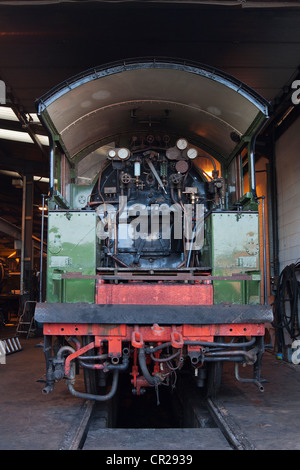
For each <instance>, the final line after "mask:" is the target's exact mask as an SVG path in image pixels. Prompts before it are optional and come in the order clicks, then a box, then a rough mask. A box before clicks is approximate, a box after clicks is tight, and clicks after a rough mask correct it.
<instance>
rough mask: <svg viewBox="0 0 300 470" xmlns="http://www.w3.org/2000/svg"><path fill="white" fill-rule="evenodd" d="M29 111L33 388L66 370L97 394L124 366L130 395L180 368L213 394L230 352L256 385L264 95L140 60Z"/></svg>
mask: <svg viewBox="0 0 300 470" xmlns="http://www.w3.org/2000/svg"><path fill="white" fill-rule="evenodd" d="M37 110H38V114H39V117H40V120H41V121H42V123H43V124H44V126H45V128H46V129H47V131H48V134H49V141H50V191H49V199H48V242H47V249H48V254H47V284H46V285H47V288H46V299H45V301H43V302H40V303H38V304H37V306H36V310H35V320H36V321H37V322H38V323H39V324H40V325H42V327H43V333H44V353H45V358H46V382H47V383H46V386H45V388H44V390H43V391H44V392H45V393H49V392H51V391H52V390H53V387H54V384H55V382H57V381H58V380H61V379H65V380H66V383H67V386H68V388H69V390H70V392H71V394H72V395H74V396H76V397H82V398H92V399H94V400H97V401H106V400H110V399H111V398H112V397H113V396H114V394H115V392H116V390H117V387H118V380H119V375H120V374H121V373H126V374H129V375H130V381H131V385H132V390H133V392H134V393H135V394H137V395H139V394H141V393H143V392H144V391H145V390H147V389H148V388H151V387H152V388H154V390H155V391H156V392H157V391H158V389H159V387H160V386H161V385H170V386H171V387H172V386H175V382H176V377H177V375H179V374H182V373H185V374H186V373H190V374H191V375H192V376H193V377H194V379H195V381H196V382H197V385H198V386H199V387H202V388H204V390H205V392H206V394H207V395H208V396H213V395H216V393H217V392H218V390H219V387H220V384H221V378H222V364H223V363H224V361H231V362H233V363H234V365H235V376H236V378H237V379H238V380H240V381H243V382H247V383H248V382H250V383H254V384H256V385H257V386H258V387H259V389H260V390H263V385H262V379H261V359H262V356H263V353H264V335H265V326H266V324H267V323H269V322H271V321H272V312H271V309H270V307H269V306H267V305H264V304H262V302H261V269H260V251H261V249H260V241H259V218H258V200H257V195H256V189H255V153H254V149H255V139H256V136H257V135H258V133H259V131H260V129H261V127H262V126H263V124H264V122H265V120H266V119H267V117H268V104H267V103H266V102H265V100H264V99H263V98H261V97H260V96H259V95H257V94H256V93H255V92H254V91H253V90H251V89H250V88H248V87H247V86H245V85H244V84H242V83H241V82H239V81H237V80H236V79H234V78H233V77H231V76H228V75H226V74H224V73H221V72H217V71H215V70H212V69H210V68H209V67H206V66H203V65H199V64H194V63H187V62H184V61H179V60H171V59H161V60H159V59H156V60H152V59H139V60H128V61H126V62H121V63H115V64H109V65H107V66H102V67H98V68H95V69H93V70H88V71H86V72H84V73H82V74H80V75H77V76H76V77H72V78H71V79H70V80H68V81H67V82H65V83H63V84H61V85H59V86H58V87H56V88H55V89H53V90H51V91H50V92H48V93H47V94H46V95H44V96H43V97H42V98H40V99H39V100H38V101H37ZM241 364H247V365H250V366H252V368H253V374H252V376H251V378H242V377H241V376H240V374H239V366H240V365H241ZM81 369H82V370H83V374H84V383H85V390H78V388H77V387H76V378H77V374H78V372H79V371H80V370H81Z"/></svg>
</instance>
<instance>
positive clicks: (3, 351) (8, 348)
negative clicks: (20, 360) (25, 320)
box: [0, 336, 22, 357]
mask: <svg viewBox="0 0 300 470" xmlns="http://www.w3.org/2000/svg"><path fill="white" fill-rule="evenodd" d="M18 351H22V346H21V343H20V341H19V338H18V337H17V336H13V337H11V338H4V339H0V357H3V356H6V355H8V354H12V353H15V352H18Z"/></svg>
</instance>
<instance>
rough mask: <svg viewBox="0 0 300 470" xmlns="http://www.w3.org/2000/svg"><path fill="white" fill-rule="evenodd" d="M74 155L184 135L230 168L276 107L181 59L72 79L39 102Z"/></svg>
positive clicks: (118, 66) (139, 62)
mask: <svg viewBox="0 0 300 470" xmlns="http://www.w3.org/2000/svg"><path fill="white" fill-rule="evenodd" d="M37 108H38V113H39V115H40V117H41V119H42V120H43V122H44V123H45V124H46V127H47V128H48V130H49V131H50V133H51V134H52V136H53V137H54V138H55V139H56V140H57V141H59V143H60V145H61V147H62V148H63V149H64V151H65V153H66V154H67V156H68V157H69V158H70V159H71V160H72V159H74V160H75V159H77V158H79V157H83V156H85V155H87V154H88V153H90V152H91V151H92V150H94V149H95V148H97V147H99V146H101V145H104V144H107V143H109V142H111V141H114V140H116V139H118V137H119V136H121V135H124V134H128V135H134V134H135V133H136V132H145V131H148V133H152V132H164V133H169V134H171V135H175V136H183V137H185V138H187V139H188V140H189V141H190V142H191V143H193V144H194V145H198V146H199V147H202V148H203V149H204V150H206V151H207V152H209V153H211V154H212V155H214V156H216V157H217V158H219V160H220V161H223V163H226V162H227V163H228V162H229V160H230V159H231V156H232V155H233V152H234V150H235V148H236V146H237V145H238V142H239V141H240V139H242V138H243V137H244V136H245V135H246V136H247V135H250V133H254V132H255V130H256V127H258V125H259V122H261V120H262V119H264V118H265V117H267V115H268V103H267V101H266V100H264V99H263V98H262V97H261V96H259V95H258V94H257V93H256V92H254V91H253V90H251V89H250V88H249V87H247V86H246V85H245V84H243V83H241V82H240V81H238V80H236V79H234V78H233V77H231V76H229V75H227V74H224V73H222V72H220V71H216V70H214V69H212V68H210V67H207V66H203V65H200V64H195V63H187V62H184V61H180V60H173V59H155V60H154V59H134V60H128V61H126V62H121V63H114V64H109V65H106V66H101V67H98V68H95V69H90V70H87V71H86V72H84V73H82V74H80V75H77V76H75V77H72V78H71V79H69V80H67V81H65V82H64V83H62V84H60V85H59V86H57V87H56V88H54V89H52V90H50V92H48V93H47V94H45V95H44V96H42V97H41V98H40V99H39V100H38V101H37Z"/></svg>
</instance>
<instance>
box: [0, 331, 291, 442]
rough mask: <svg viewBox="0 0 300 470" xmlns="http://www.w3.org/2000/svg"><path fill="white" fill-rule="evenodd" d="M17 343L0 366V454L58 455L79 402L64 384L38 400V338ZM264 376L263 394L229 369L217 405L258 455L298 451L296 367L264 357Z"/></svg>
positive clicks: (40, 365)
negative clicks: (42, 452)
mask: <svg viewBox="0 0 300 470" xmlns="http://www.w3.org/2000/svg"><path fill="white" fill-rule="evenodd" d="M2 333H3V330H1V332H0V334H1V336H0V337H1V338H3V337H4V335H2ZM20 341H21V344H22V347H23V350H22V351H20V352H17V353H14V354H11V355H8V356H7V357H6V364H0V410H1V419H0V450H23V449H26V450H56V449H59V448H60V445H61V443H62V441H63V440H64V437H65V436H66V434H68V432H69V430H70V427H71V426H72V423H73V421H74V419H75V418H76V415H77V413H78V410H79V409H80V408H81V406H82V403H83V400H81V399H77V398H74V397H73V396H71V395H70V394H69V392H68V390H67V387H66V385H65V384H64V382H59V383H57V384H56V385H55V388H54V392H53V393H51V394H49V395H44V394H42V389H43V387H44V384H43V383H41V382H39V380H43V379H45V364H44V355H43V349H42V347H41V346H42V338H30V339H25V338H24V337H22V336H21V338H20ZM243 372H244V371H243V370H242V371H241V372H240V373H241V375H242V373H243ZM245 372H246V371H245ZM245 372H244V373H245ZM262 373H263V377H264V378H265V379H267V380H268V383H266V384H264V386H265V392H264V393H262V392H260V391H259V390H258V389H257V388H256V387H255V386H253V385H248V384H242V383H239V382H237V381H236V380H235V378H234V374H233V365H232V364H227V365H226V366H225V368H224V375H223V384H222V387H221V391H220V394H219V397H218V401H219V403H220V404H221V406H223V407H224V409H225V410H227V411H226V413H227V412H228V413H229V414H230V416H231V417H232V418H233V421H234V422H235V423H236V424H237V425H238V426H239V427H240V429H241V431H242V432H243V434H244V435H245V436H246V437H247V438H248V439H249V441H251V442H252V443H253V445H254V446H255V448H256V449H259V450H294V449H295V450H296V449H297V450H298V449H300V366H295V365H292V364H287V363H286V362H283V361H279V360H277V359H276V358H275V356H274V355H273V354H271V353H266V354H265V355H264V358H263V367H262ZM78 388H79V387H78Z"/></svg>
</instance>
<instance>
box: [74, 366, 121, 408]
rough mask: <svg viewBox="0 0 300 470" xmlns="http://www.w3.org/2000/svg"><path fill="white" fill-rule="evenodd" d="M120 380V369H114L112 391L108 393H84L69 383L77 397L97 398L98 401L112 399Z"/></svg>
mask: <svg viewBox="0 0 300 470" xmlns="http://www.w3.org/2000/svg"><path fill="white" fill-rule="evenodd" d="M118 381H119V371H118V370H114V372H113V381H112V386H111V389H110V391H109V392H108V393H107V394H106V395H94V394H92V393H82V392H77V391H76V390H75V389H74V387H73V384H72V383H70V382H69V383H68V388H69V391H70V393H71V394H72V395H73V396H74V397H77V398H84V399H86V400H96V401H108V400H110V399H111V398H112V397H113V396H114V395H115V393H116V391H117V388H118Z"/></svg>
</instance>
